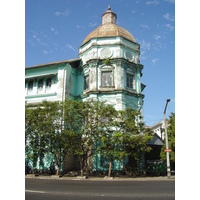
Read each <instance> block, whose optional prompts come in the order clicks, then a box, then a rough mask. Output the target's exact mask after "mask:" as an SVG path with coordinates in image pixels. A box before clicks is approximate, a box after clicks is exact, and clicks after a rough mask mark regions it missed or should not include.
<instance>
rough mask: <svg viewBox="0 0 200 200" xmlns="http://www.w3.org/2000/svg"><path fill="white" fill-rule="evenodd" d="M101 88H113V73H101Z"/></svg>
mask: <svg viewBox="0 0 200 200" xmlns="http://www.w3.org/2000/svg"><path fill="white" fill-rule="evenodd" d="M101 86H113V73H112V71H102V72H101Z"/></svg>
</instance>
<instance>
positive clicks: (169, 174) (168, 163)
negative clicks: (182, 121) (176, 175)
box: [164, 99, 171, 178]
mask: <svg viewBox="0 0 200 200" xmlns="http://www.w3.org/2000/svg"><path fill="white" fill-rule="evenodd" d="M168 102H170V99H167V102H166V105H165V110H164V123H165V140H166V150H167V151H166V155H167V176H168V178H171V171H170V160H169V147H168V134H167V124H166V110H167V104H168Z"/></svg>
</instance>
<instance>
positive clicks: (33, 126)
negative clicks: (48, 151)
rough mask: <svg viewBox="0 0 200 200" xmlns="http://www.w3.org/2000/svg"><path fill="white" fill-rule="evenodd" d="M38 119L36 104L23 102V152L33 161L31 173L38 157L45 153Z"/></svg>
mask: <svg viewBox="0 0 200 200" xmlns="http://www.w3.org/2000/svg"><path fill="white" fill-rule="evenodd" d="M38 121H39V112H38V108H37V106H36V105H34V104H29V105H27V104H25V154H26V156H27V157H28V158H29V160H31V161H32V163H33V169H32V173H33V174H34V168H35V165H36V163H37V161H38V158H42V157H43V156H44V154H45V143H44V141H45V140H44V138H43V135H41V132H40V126H39V124H38ZM41 160H42V159H41Z"/></svg>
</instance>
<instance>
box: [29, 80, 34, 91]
mask: <svg viewBox="0 0 200 200" xmlns="http://www.w3.org/2000/svg"><path fill="white" fill-rule="evenodd" d="M28 89H29V90H32V89H33V81H29V83H28Z"/></svg>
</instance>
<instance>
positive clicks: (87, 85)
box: [83, 74, 90, 90]
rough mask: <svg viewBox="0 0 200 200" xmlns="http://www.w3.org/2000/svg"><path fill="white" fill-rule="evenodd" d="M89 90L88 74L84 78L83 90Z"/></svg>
mask: <svg viewBox="0 0 200 200" xmlns="http://www.w3.org/2000/svg"><path fill="white" fill-rule="evenodd" d="M89 89H90V77H89V74H86V75H85V76H84V84H83V90H89Z"/></svg>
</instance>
